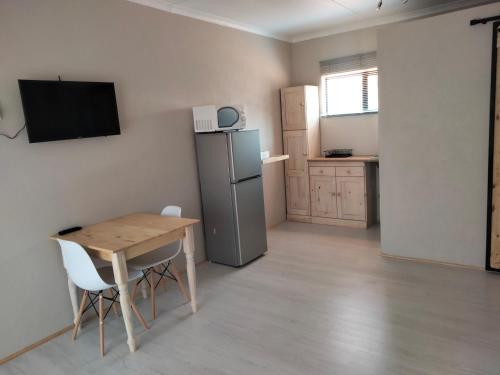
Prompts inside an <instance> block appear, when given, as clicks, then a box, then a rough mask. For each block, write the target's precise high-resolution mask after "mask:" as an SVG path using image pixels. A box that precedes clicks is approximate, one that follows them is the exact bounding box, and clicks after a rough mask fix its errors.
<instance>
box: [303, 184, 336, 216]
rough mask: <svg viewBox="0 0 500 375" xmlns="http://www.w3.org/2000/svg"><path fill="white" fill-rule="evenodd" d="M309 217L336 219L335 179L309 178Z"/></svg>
mask: <svg viewBox="0 0 500 375" xmlns="http://www.w3.org/2000/svg"><path fill="white" fill-rule="evenodd" d="M309 185H310V187H311V216H319V217H330V218H336V217H337V192H336V190H337V188H336V186H335V177H331V176H311V179H310V183H309Z"/></svg>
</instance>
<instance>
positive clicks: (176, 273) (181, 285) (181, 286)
mask: <svg viewBox="0 0 500 375" xmlns="http://www.w3.org/2000/svg"><path fill="white" fill-rule="evenodd" d="M170 270H171V271H172V275H174V277H175V279H176V280H177V285H178V286H179V289H180V290H181V293H182V294H183V295H184V297H185V298H186V300H187V301H188V302H190V301H191V297H190V296H189V292H188V290H187V289H186V285H184V282H183V281H182V278H181V275H180V273H179V271H178V270H177V267H176V266H175V264H174V263H173V262H172V263H170Z"/></svg>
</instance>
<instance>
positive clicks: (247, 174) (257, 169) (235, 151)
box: [227, 130, 262, 183]
mask: <svg viewBox="0 0 500 375" xmlns="http://www.w3.org/2000/svg"><path fill="white" fill-rule="evenodd" d="M227 137H228V138H227V140H228V148H229V173H230V176H231V182H232V183H235V182H238V181H241V180H245V179H248V178H251V177H255V176H260V175H262V161H261V160H260V138H259V131H258V130H243V131H237V132H230V133H227Z"/></svg>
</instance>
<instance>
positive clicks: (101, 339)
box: [99, 291, 104, 357]
mask: <svg viewBox="0 0 500 375" xmlns="http://www.w3.org/2000/svg"><path fill="white" fill-rule="evenodd" d="M99 346H100V348H101V357H104V303H103V297H102V291H101V292H99Z"/></svg>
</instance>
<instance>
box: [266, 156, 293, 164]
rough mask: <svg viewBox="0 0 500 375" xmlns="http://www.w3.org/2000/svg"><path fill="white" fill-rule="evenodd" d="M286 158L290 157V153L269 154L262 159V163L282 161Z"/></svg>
mask: <svg viewBox="0 0 500 375" xmlns="http://www.w3.org/2000/svg"><path fill="white" fill-rule="evenodd" d="M287 159H290V155H276V156H271V157H269V158H267V159H264V160H262V164H271V163H277V162H279V161H284V160H287Z"/></svg>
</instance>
